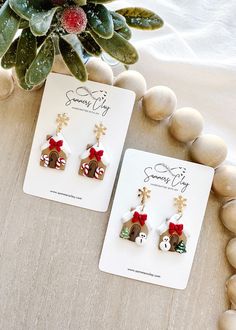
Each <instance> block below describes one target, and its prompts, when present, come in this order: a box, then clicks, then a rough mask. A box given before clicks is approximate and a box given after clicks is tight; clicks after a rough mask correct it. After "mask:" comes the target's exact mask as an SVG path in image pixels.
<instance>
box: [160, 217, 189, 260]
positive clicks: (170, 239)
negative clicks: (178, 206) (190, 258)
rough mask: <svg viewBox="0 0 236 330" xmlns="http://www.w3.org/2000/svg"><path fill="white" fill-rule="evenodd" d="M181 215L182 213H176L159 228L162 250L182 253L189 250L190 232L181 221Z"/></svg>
mask: <svg viewBox="0 0 236 330" xmlns="http://www.w3.org/2000/svg"><path fill="white" fill-rule="evenodd" d="M181 216H182V214H180V213H177V214H174V215H173V216H172V217H171V218H170V219H169V220H168V219H167V220H166V221H165V223H163V224H162V225H161V226H160V227H159V228H158V232H159V234H160V240H159V245H158V246H159V249H160V250H162V251H170V252H177V253H180V254H182V253H186V252H187V250H186V245H187V239H188V237H189V234H188V232H187V231H186V229H185V228H184V225H183V224H182V223H181V222H180V218H181Z"/></svg>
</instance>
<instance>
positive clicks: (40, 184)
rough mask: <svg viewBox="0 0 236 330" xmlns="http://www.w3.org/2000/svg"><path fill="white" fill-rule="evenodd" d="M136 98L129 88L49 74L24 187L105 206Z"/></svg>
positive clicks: (78, 202)
mask: <svg viewBox="0 0 236 330" xmlns="http://www.w3.org/2000/svg"><path fill="white" fill-rule="evenodd" d="M134 102H135V94H134V93H133V92H132V91H129V90H124V89H121V88H117V87H113V86H109V85H104V84H100V83H96V82H91V81H88V82H86V83H81V82H79V81H78V80H76V79H75V78H73V77H71V76H65V75H59V74H53V73H52V74H50V75H49V77H48V79H47V82H46V86H45V90H44V95H43V99H42V104H41V108H40V112H39V117H38V122H37V125H36V130H35V135H34V139H33V144H32V148H31V153H30V158H29V163H28V168H27V172H26V176H25V182H24V192H25V193H28V194H31V195H34V196H39V197H43V198H47V199H51V200H55V201H58V202H62V203H66V204H71V205H75V206H79V207H83V208H87V209H90V210H94V211H100V212H105V211H106V210H107V208H108V205H109V201H110V197H111V193H112V189H113V185H114V181H115V177H116V173H117V169H118V166H119V162H120V158H121V153H122V149H123V146H124V141H125V137H126V133H127V130H128V126H129V122H130V118H131V114H132V110H133V105H134Z"/></svg>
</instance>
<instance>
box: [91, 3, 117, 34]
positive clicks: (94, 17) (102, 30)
mask: <svg viewBox="0 0 236 330" xmlns="http://www.w3.org/2000/svg"><path fill="white" fill-rule="evenodd" d="M85 11H86V14H87V18H88V23H89V25H90V27H91V28H92V30H93V31H94V32H95V33H96V34H98V35H99V36H100V37H102V38H105V39H109V38H111V37H112V35H113V32H114V25H113V20H112V16H111V14H110V12H109V11H108V10H107V9H106V7H105V6H103V5H100V4H98V5H93V4H91V5H89V6H87V7H86V8H85Z"/></svg>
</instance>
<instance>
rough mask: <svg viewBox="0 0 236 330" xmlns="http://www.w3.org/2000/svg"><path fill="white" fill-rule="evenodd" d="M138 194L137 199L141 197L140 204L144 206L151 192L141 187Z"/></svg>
mask: <svg viewBox="0 0 236 330" xmlns="http://www.w3.org/2000/svg"><path fill="white" fill-rule="evenodd" d="M138 192H139V194H138V197H141V204H142V205H144V204H145V203H146V200H147V199H148V198H150V197H151V196H150V194H151V190H149V189H147V188H146V187H143V189H139V190H138Z"/></svg>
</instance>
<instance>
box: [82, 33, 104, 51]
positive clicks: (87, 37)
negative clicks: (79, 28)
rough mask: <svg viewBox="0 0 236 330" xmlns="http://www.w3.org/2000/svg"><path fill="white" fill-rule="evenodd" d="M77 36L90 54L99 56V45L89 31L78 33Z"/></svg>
mask: <svg viewBox="0 0 236 330" xmlns="http://www.w3.org/2000/svg"><path fill="white" fill-rule="evenodd" d="M78 38H79V40H80V42H81V44H82V46H83V47H84V49H85V50H86V52H87V53H89V54H90V55H92V56H100V55H101V53H102V49H101V47H100V46H99V45H98V44H97V43H96V41H95V40H94V39H93V37H92V36H91V34H90V33H88V32H84V33H80V34H79V35H78Z"/></svg>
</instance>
